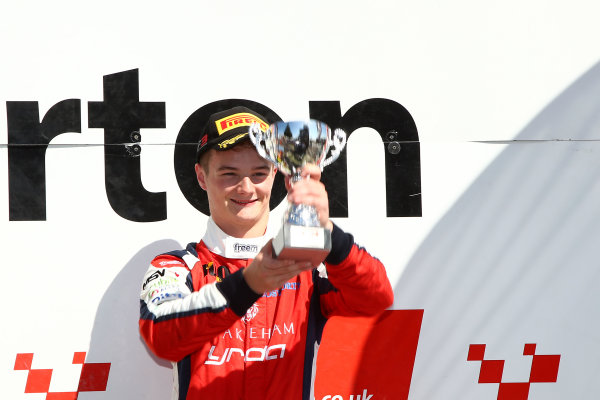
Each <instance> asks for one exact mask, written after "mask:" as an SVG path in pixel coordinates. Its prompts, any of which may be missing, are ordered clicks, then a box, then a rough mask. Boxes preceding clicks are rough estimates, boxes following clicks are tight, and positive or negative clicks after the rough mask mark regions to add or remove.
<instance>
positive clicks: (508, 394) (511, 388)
mask: <svg viewBox="0 0 600 400" xmlns="http://www.w3.org/2000/svg"><path fill="white" fill-rule="evenodd" d="M528 397H529V383H528V382H516V383H513V382H509V383H501V384H500V388H499V389H498V400H527V398H528Z"/></svg>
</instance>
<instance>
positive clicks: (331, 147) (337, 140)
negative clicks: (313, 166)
mask: <svg viewBox="0 0 600 400" xmlns="http://www.w3.org/2000/svg"><path fill="white" fill-rule="evenodd" d="M329 132H330V137H329V140H328V149H327V151H331V155H330V156H329V157H327V158H326V159H324V160H323V162H321V170H323V168H325V167H326V166H328V165H329V164H331V163H332V162H334V161H335V160H337V159H338V157H339V156H340V154H341V153H342V150H344V147H346V138H347V136H346V132H344V131H343V130H342V129H340V128H338V129H336V130H335V131H329Z"/></svg>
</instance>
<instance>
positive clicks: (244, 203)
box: [231, 199, 258, 206]
mask: <svg viewBox="0 0 600 400" xmlns="http://www.w3.org/2000/svg"><path fill="white" fill-rule="evenodd" d="M257 200H258V199H254V200H236V199H231V201H232V202H234V203H235V204H239V205H240V206H247V205H248V204H252V203H254V202H255V201H257Z"/></svg>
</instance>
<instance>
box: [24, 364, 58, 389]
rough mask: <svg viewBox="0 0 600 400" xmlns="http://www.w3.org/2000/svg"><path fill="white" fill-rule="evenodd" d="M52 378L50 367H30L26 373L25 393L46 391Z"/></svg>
mask: <svg viewBox="0 0 600 400" xmlns="http://www.w3.org/2000/svg"><path fill="white" fill-rule="evenodd" d="M50 379H52V370H51V369H32V370H29V374H28V375H27V383H26V384H25V393H47V392H48V390H49V389H50Z"/></svg>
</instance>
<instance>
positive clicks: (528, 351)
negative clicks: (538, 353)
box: [523, 343, 536, 356]
mask: <svg viewBox="0 0 600 400" xmlns="http://www.w3.org/2000/svg"><path fill="white" fill-rule="evenodd" d="M535 348H536V344H535V343H527V344H526V345H525V347H524V348H523V355H524V356H533V355H535Z"/></svg>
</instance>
